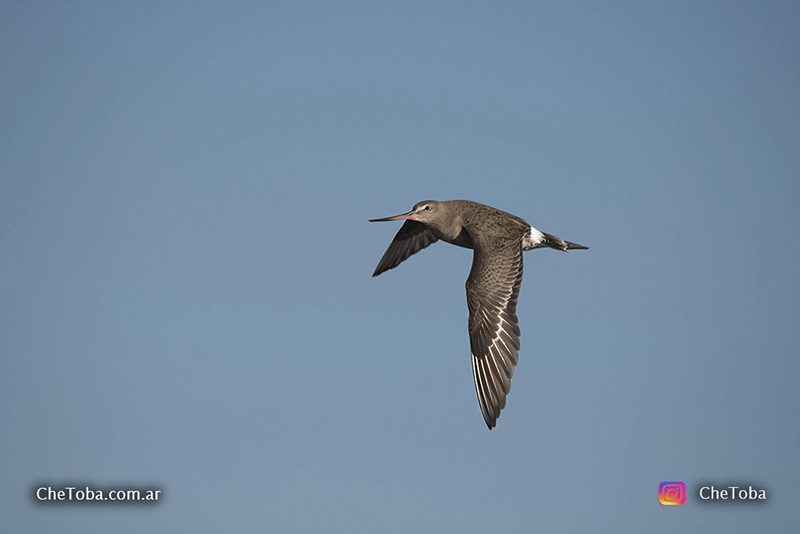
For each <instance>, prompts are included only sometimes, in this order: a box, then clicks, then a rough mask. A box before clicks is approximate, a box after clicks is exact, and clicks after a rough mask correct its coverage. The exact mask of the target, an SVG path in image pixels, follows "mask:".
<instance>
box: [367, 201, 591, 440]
mask: <svg viewBox="0 0 800 534" xmlns="http://www.w3.org/2000/svg"><path fill="white" fill-rule="evenodd" d="M384 221H405V222H404V223H403V226H402V227H401V228H400V231H398V232H397V235H396V236H394V239H393V240H392V243H391V244H390V245H389V248H388V249H386V252H385V253H384V255H383V257H382V258H381V261H380V262H379V263H378V266H377V267H376V268H375V272H374V273H372V276H378V275H379V274H381V273H382V272H384V271H388V270H389V269H394V268H395V267H397V266H398V265H400V263H402V262H403V261H405V260H406V259H408V258H409V257H410V256H411V255H412V254H416V253H417V252H419V251H420V250H422V249H424V248H425V247H428V246H430V245H432V244H433V243H435V242H436V241H438V240H439V239H441V240H442V241H446V242H447V243H450V244H451V245H457V246H459V247H464V248H471V249H473V250H474V251H475V253H474V254H473V257H472V270H470V273H469V277H468V278H467V284H466V286H467V306H468V307H469V344H470V349H471V351H472V376H473V378H474V380H475V392H476V393H477V394H478V403H479V404H480V406H481V413H483V418H484V420H485V421H486V425H487V426H488V427H489V430H491V429H492V428H494V427H495V425H496V424H497V418H498V417H500V411H501V410H502V409H503V408H505V406H506V396H507V395H508V392H509V391H510V390H511V377H512V376H514V367H515V366H516V365H517V354H518V352H519V325H518V321H517V297H518V296H519V288H520V284H521V283H522V252H523V251H525V250H533V249H535V248H544V247H548V248H553V249H556V250H561V251H564V252H567V251H568V250H585V249H587V248H589V247H584V246H583V245H578V244H577V243H570V242H569V241H564V240H563V239H560V238H558V237H556V236H554V235H551V234H546V233H544V232H540V231H539V230H537V229H536V228H534V227H533V226H531V225H530V224H528V223H526V222H525V221H524V220H523V219H520V218H519V217H517V216H516V215H511V214H510V213H506V212H504V211H500V210H498V209H495V208H492V207H490V206H486V205H484V204H478V203H477V202H472V201H471V200H447V201H444V202H439V201H436V200H423V201H422V202H417V204H416V205H414V209H412V210H411V211H409V212H408V213H404V214H402V215H395V216H394V217H385V218H383V219H371V220H370V222H384Z"/></svg>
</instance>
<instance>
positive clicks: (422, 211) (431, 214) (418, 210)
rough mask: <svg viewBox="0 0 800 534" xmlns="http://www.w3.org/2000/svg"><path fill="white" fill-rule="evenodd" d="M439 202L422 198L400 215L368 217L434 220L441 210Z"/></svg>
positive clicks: (426, 221) (385, 219)
mask: <svg viewBox="0 0 800 534" xmlns="http://www.w3.org/2000/svg"><path fill="white" fill-rule="evenodd" d="M441 206H442V204H441V202H437V201H436V200H423V201H422V202H417V203H416V204H414V208H413V209H412V210H411V211H409V212H408V213H403V214H402V215H395V216H394V217H384V218H383V219H370V222H385V221H419V222H421V223H428V222H430V221H432V220H434V219H435V218H436V216H437V214H439V213H440V212H441Z"/></svg>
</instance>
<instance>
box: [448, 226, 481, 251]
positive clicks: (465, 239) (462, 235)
mask: <svg viewBox="0 0 800 534" xmlns="http://www.w3.org/2000/svg"><path fill="white" fill-rule="evenodd" d="M439 239H441V240H442V241H445V242H447V243H450V244H451V245H455V246H457V247H464V248H474V247H473V245H472V237H470V235H469V232H467V229H466V228H464V227H463V226H462V227H461V231H460V232H458V234H456V236H455V237H452V236H446V235H442V236H439Z"/></svg>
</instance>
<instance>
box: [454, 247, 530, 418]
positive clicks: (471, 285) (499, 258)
mask: <svg viewBox="0 0 800 534" xmlns="http://www.w3.org/2000/svg"><path fill="white" fill-rule="evenodd" d="M521 283H522V245H521V243H520V242H519V241H518V240H513V239H497V238H491V239H484V240H481V241H480V242H477V243H475V255H474V257H473V260H472V270H471V271H470V273H469V278H467V306H469V341H470V347H471V349H472V375H473V378H474V379H475V392H476V393H477V394H478V402H479V403H480V406H481V412H482V413H483V418H484V420H485V421H486V425H487V426H488V427H489V430H491V429H492V428H494V426H495V425H496V424H497V418H498V417H500V411H501V410H502V409H503V408H505V406H506V395H508V392H509V391H510V390H511V377H512V376H514V367H515V366H516V365H517V355H518V353H519V325H518V321H517V297H518V296H519V288H520V284H521Z"/></svg>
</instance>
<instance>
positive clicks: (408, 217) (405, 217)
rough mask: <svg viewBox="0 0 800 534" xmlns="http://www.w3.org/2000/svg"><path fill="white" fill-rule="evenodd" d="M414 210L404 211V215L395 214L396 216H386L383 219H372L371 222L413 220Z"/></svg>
mask: <svg viewBox="0 0 800 534" xmlns="http://www.w3.org/2000/svg"><path fill="white" fill-rule="evenodd" d="M413 220H415V217H414V210H411V211H409V212H408V213H404V214H402V215H395V216H394V217H384V218H383V219H370V220H369V222H387V221H413Z"/></svg>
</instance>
